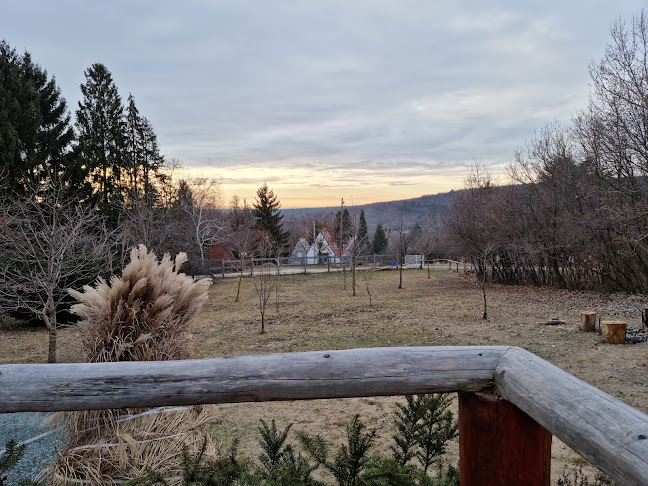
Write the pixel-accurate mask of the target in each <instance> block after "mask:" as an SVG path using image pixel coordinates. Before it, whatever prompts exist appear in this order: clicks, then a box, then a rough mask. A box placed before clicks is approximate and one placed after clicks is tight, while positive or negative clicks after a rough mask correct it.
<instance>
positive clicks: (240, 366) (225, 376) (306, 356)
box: [0, 346, 507, 412]
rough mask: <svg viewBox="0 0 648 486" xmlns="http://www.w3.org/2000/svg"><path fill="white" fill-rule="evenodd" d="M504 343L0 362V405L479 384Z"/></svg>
mask: <svg viewBox="0 0 648 486" xmlns="http://www.w3.org/2000/svg"><path fill="white" fill-rule="evenodd" d="M506 349H507V347H504V346H482V347H479V346H474V347H472V346H468V347H413V348H371V349H349V350H341V351H313V352H306V353H285V354H265V355H255V356H238V357H230V358H212V359H199V360H186V361H156V362H153V361H148V362H119V363H61V364H47V365H45V364H31V365H26V364H24V365H23V364H16V365H0V391H1V393H0V412H31V411H58V410H98V409H106V408H125V407H154V406H163V405H191V404H201V403H237V402H257V401H271V400H307V399H317V398H341V397H363V396H385V395H404V394H415V393H433V392H453V391H479V390H483V389H486V388H488V387H492V386H493V373H494V370H495V366H496V365H497V363H498V361H499V359H500V357H501V356H502V355H503V353H504V352H505V351H506Z"/></svg>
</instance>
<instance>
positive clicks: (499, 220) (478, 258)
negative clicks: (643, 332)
mask: <svg viewBox="0 0 648 486" xmlns="http://www.w3.org/2000/svg"><path fill="white" fill-rule="evenodd" d="M647 53H648V14H647V13H646V12H645V11H642V12H641V13H640V14H638V15H636V16H634V17H633V18H632V20H631V21H630V22H629V23H627V22H625V21H623V20H621V19H619V20H617V21H616V22H614V23H613V24H612V26H611V29H610V41H609V42H608V44H607V46H606V49H605V54H604V55H603V57H602V59H601V60H600V61H598V62H593V63H592V64H591V65H590V69H589V72H590V80H591V89H590V97H589V104H588V106H587V107H586V108H585V109H583V110H582V111H581V112H579V113H577V114H576V115H575V116H574V117H573V119H572V120H571V121H570V122H569V123H560V122H557V121H556V122H553V123H550V124H549V125H547V126H545V127H544V128H542V129H541V130H540V131H539V132H538V133H536V135H535V136H534V137H533V138H531V139H530V140H528V141H527V143H526V144H525V146H524V147H522V148H520V149H518V150H517V151H516V153H515V159H514V161H513V162H512V163H511V164H510V166H509V169H508V175H509V176H510V178H511V179H512V181H513V184H509V185H499V184H498V183H497V182H496V181H495V180H494V179H493V177H492V176H491V175H490V174H489V173H488V172H487V171H485V170H484V167H483V166H480V165H479V164H476V165H475V167H473V169H472V171H471V173H470V175H469V176H468V178H467V181H466V190H465V191H462V192H459V193H457V195H456V196H455V198H454V201H453V203H452V205H451V207H450V210H449V212H448V217H447V220H446V224H445V231H446V233H445V238H444V239H445V241H446V242H447V245H446V251H447V252H448V253H450V254H453V255H455V257H461V256H464V257H468V258H470V259H472V260H473V261H474V262H475V263H476V264H477V266H478V267H479V269H480V270H479V271H480V272H481V273H489V277H492V278H493V279H494V280H496V281H499V282H503V283H511V284H518V283H523V284H534V285H556V286H559V287H563V288H570V289H593V288H596V289H601V288H605V289H611V290H624V291H628V292H642V293H645V292H648V179H647V176H648V58H647V56H646V54H647Z"/></svg>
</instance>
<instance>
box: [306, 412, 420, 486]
mask: <svg viewBox="0 0 648 486" xmlns="http://www.w3.org/2000/svg"><path fill="white" fill-rule="evenodd" d="M365 428H366V426H365V424H364V423H363V422H362V421H361V420H360V416H359V415H356V416H355V417H354V418H353V420H352V421H351V422H350V423H349V424H348V425H347V443H346V444H342V445H341V446H340V449H339V450H338V452H337V454H336V455H335V456H334V457H333V459H332V460H329V457H328V456H329V451H330V446H329V444H328V443H327V442H326V441H325V440H324V439H323V438H322V437H320V436H309V435H307V434H303V433H301V434H299V438H300V441H301V443H302V445H303V447H304V449H305V450H306V452H307V453H308V454H309V455H310V456H311V458H312V459H313V460H314V461H315V462H316V463H317V464H318V465H320V466H322V467H323V468H324V469H326V470H327V471H328V472H330V473H331V474H332V475H333V477H334V478H335V480H336V482H337V484H338V485H339V486H388V485H394V486H397V485H402V486H407V485H414V484H416V482H415V480H414V479H415V477H416V473H415V471H414V470H413V469H412V468H408V467H401V466H400V465H398V464H397V463H396V461H394V460H393V459H391V458H381V457H378V456H369V450H370V449H371V447H372V445H373V443H374V440H375V436H376V431H375V430H373V429H372V430H369V431H365Z"/></svg>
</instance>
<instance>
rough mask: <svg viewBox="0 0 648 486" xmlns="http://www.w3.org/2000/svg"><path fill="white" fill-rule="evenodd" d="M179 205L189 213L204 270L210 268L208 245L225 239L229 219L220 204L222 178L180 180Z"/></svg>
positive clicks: (194, 239)
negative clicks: (207, 260)
mask: <svg viewBox="0 0 648 486" xmlns="http://www.w3.org/2000/svg"><path fill="white" fill-rule="evenodd" d="M178 205H179V207H180V208H182V210H183V211H184V213H185V214H186V215H187V216H188V219H189V223H190V226H191V230H192V238H193V242H194V245H195V247H196V249H197V251H198V255H199V257H200V267H201V271H202V272H203V273H204V272H205V271H206V268H207V264H206V256H205V249H206V248H207V247H208V246H209V245H213V244H215V243H218V242H221V241H224V240H225V234H224V229H225V222H224V218H223V214H222V211H220V210H219V206H220V186H219V184H218V181H217V180H215V179H212V178H207V177H196V178H193V179H188V180H183V181H180V185H179V189H178Z"/></svg>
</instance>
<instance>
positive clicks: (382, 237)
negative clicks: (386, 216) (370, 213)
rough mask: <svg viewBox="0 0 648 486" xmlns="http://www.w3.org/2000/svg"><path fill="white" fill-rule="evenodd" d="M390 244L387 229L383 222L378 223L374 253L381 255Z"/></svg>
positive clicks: (373, 246) (374, 240)
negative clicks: (384, 227)
mask: <svg viewBox="0 0 648 486" xmlns="http://www.w3.org/2000/svg"><path fill="white" fill-rule="evenodd" d="M388 244H389V242H388V241H387V235H386V234H385V230H384V229H383V227H382V224H380V223H378V226H376V232H375V233H374V237H373V244H372V246H371V249H372V251H373V253H374V254H376V255H380V254H382V253H384V252H385V250H387V246H388Z"/></svg>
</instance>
